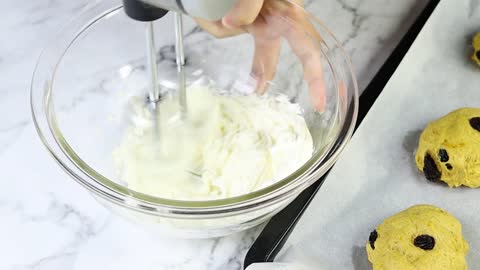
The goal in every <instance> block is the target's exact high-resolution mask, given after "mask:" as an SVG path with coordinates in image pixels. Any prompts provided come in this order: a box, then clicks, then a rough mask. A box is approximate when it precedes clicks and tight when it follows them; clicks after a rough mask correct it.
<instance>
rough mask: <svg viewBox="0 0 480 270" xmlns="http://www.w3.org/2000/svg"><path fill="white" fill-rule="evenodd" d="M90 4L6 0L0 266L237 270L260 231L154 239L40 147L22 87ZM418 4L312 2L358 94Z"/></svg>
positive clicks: (19, 269) (0, 69) (0, 66)
mask: <svg viewBox="0 0 480 270" xmlns="http://www.w3.org/2000/svg"><path fill="white" fill-rule="evenodd" d="M94 2H95V0H76V1H67V0H38V1H29V0H21V1H15V2H13V1H9V2H8V1H7V2H6V3H5V4H4V5H3V10H4V11H6V12H4V15H3V21H2V24H0V33H1V34H2V35H1V41H0V79H1V81H2V83H1V84H0V95H1V98H0V115H1V118H0V164H1V165H0V168H1V177H0V185H1V189H0V216H1V222H0V240H1V243H2V245H1V247H0V253H1V254H2V256H1V257H2V259H1V260H0V269H6V270H23V269H37V270H43V269H49V270H52V269H196V270H202V269H222V270H223V269H241V268H242V263H243V258H244V255H245V253H246V251H247V250H248V248H249V247H250V245H251V243H252V242H253V241H254V239H255V236H256V235H257V234H258V232H259V231H260V229H261V228H256V229H252V230H249V231H247V232H243V233H238V234H235V235H231V236H228V237H224V238H218V239H209V240H166V239H159V238H157V237H156V236H154V235H151V234H149V233H148V232H145V231H142V230H141V229H140V228H137V227H135V226H134V225H132V224H130V223H127V222H124V221H123V220H121V219H120V218H117V217H116V216H114V215H112V214H111V213H110V212H109V211H107V210H106V209H104V208H103V207H102V206H100V205H99V204H98V203H97V202H96V201H95V200H94V199H93V198H92V197H91V196H90V195H89V194H88V192H87V191H85V190H84V189H82V188H80V186H78V185H77V184H76V183H75V182H74V181H71V180H70V179H69V177H68V176H67V175H66V174H64V173H63V172H62V171H61V170H60V169H59V167H58V166H57V165H56V164H55V163H54V162H53V160H52V159H51V158H50V156H49V155H48V154H47V152H46V151H45V149H44V147H43V146H42V145H41V142H40V140H39V139H38V138H37V134H36V132H35V130H34V126H33V123H32V120H31V116H30V105H29V84H30V79H31V74H32V72H33V68H34V65H35V61H36V59H37V57H38V55H39V53H40V50H41V48H42V47H43V46H44V45H45V44H46V43H47V42H48V41H49V39H51V38H52V36H53V34H54V33H55V32H56V31H57V30H58V29H59V28H61V27H62V26H63V25H64V24H66V23H67V22H68V21H69V19H70V18H71V17H73V16H75V15H76V14H78V13H79V12H81V10H82V9H84V8H85V7H86V6H87V5H90V4H94ZM426 2H427V1H426V0H421V1H416V0H405V1H394V0H315V1H306V5H307V7H308V10H309V11H311V12H313V13H314V14H315V15H316V16H318V17H319V18H321V19H322V20H323V21H324V22H325V23H326V25H327V26H328V27H329V28H330V29H331V30H332V31H333V32H334V33H335V34H336V35H337V37H338V38H339V40H340V41H341V42H342V43H343V44H344V46H345V47H346V49H347V50H348V52H349V53H350V55H351V57H352V60H353V63H354V66H355V68H356V70H357V75H358V79H359V84H360V88H361V89H363V88H364V87H365V86H366V85H367V84H368V82H369V81H370V79H371V78H372V77H373V75H374V74H375V73H376V71H377V70H378V68H379V67H380V66H381V65H382V63H383V61H384V60H385V59H386V57H387V56H388V55H389V53H390V52H391V51H392V50H393V48H394V47H395V46H396V44H397V42H398V41H399V39H400V38H401V37H402V35H403V33H404V32H405V31H406V29H408V27H409V25H410V24H411V22H412V21H413V20H414V19H415V17H416V15H417V14H418V13H419V12H420V11H421V9H422V7H423V6H424V5H425V4H426Z"/></svg>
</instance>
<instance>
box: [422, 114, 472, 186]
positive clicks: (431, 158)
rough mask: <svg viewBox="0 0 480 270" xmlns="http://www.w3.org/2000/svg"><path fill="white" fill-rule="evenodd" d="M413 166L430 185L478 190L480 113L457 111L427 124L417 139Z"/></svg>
mask: <svg viewBox="0 0 480 270" xmlns="http://www.w3.org/2000/svg"><path fill="white" fill-rule="evenodd" d="M416 163H417V167H418V168H419V169H420V170H421V171H423V173H424V174H425V177H426V178H427V179H428V180H430V181H434V182H436V181H443V182H445V183H447V184H448V185H449V186H450V187H458V186H462V185H463V186H468V187H472V188H476V187H480V109H476V108H463V109H459V110H456V111H454V112H451V113H449V114H448V115H446V116H444V117H442V118H440V119H438V120H436V121H434V122H432V123H430V124H429V125H428V126H427V127H426V128H425V130H424V131H423V133H422V135H421V136H420V143H419V145H418V150H417V154H416Z"/></svg>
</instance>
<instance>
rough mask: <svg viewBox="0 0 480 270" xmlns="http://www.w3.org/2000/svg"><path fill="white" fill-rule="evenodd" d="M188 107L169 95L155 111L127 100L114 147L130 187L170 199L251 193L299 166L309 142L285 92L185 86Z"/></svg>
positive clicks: (307, 154)
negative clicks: (128, 108)
mask: <svg viewBox="0 0 480 270" xmlns="http://www.w3.org/2000/svg"><path fill="white" fill-rule="evenodd" d="M187 93H188V106H187V108H188V111H187V113H186V115H185V116H184V117H183V119H182V117H181V116H180V110H179V105H178V100H177V99H176V98H174V97H167V98H165V99H164V100H162V101H161V102H160V104H159V105H158V107H157V110H156V112H155V113H153V112H152V110H150V109H148V108H147V107H146V106H145V105H144V104H142V102H140V101H139V100H137V101H136V102H132V104H133V106H132V108H133V111H132V113H133V115H134V118H133V119H134V121H133V125H132V127H131V128H129V129H128V130H127V132H126V134H125V135H124V138H123V140H122V142H121V143H120V145H119V146H118V147H117V149H116V150H115V151H114V161H115V164H116V167H117V168H118V170H119V173H120V177H121V179H122V181H124V182H126V183H127V184H128V187H129V188H131V189H133V190H135V191H138V192H142V193H145V194H148V195H152V196H157V197H162V198H168V199H175V200H214V199H222V198H229V197H234V196H238V195H243V194H247V193H250V192H252V191H255V190H258V189H261V188H263V187H266V186H268V185H271V184H273V183H275V182H277V181H279V180H281V179H283V178H285V177H287V176H288V175H290V174H291V173H293V172H294V171H296V170H297V169H298V168H300V167H301V166H302V165H303V164H304V163H305V162H306V161H307V160H309V159H310V157H311V156H312V153H313V142H312V137H311V135H310V132H309V130H308V127H307V124H306V122H305V119H304V118H303V117H302V114H301V112H302V111H301V108H300V106H299V105H298V104H293V103H291V102H289V100H288V99H287V98H286V97H283V96H277V97H272V96H268V97H260V96H257V95H248V96H244V95H237V96H235V95H221V94H218V93H217V91H214V90H212V89H210V88H208V87H203V86H191V87H189V88H188V89H187Z"/></svg>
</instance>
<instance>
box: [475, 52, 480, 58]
mask: <svg viewBox="0 0 480 270" xmlns="http://www.w3.org/2000/svg"><path fill="white" fill-rule="evenodd" d="M475 55H476V56H477V59H478V60H480V50H479V51H477V52H476V53H475Z"/></svg>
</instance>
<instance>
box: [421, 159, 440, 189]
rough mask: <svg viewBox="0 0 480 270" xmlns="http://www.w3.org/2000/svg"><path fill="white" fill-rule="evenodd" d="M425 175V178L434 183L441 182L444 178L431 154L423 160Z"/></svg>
mask: <svg viewBox="0 0 480 270" xmlns="http://www.w3.org/2000/svg"><path fill="white" fill-rule="evenodd" d="M423 173H424V174H425V178H427V180H429V181H432V182H437V181H440V177H441V176H442V173H441V172H440V171H439V170H438V168H437V165H436V164H435V161H434V160H433V158H432V156H430V154H426V155H425V158H424V159H423Z"/></svg>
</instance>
